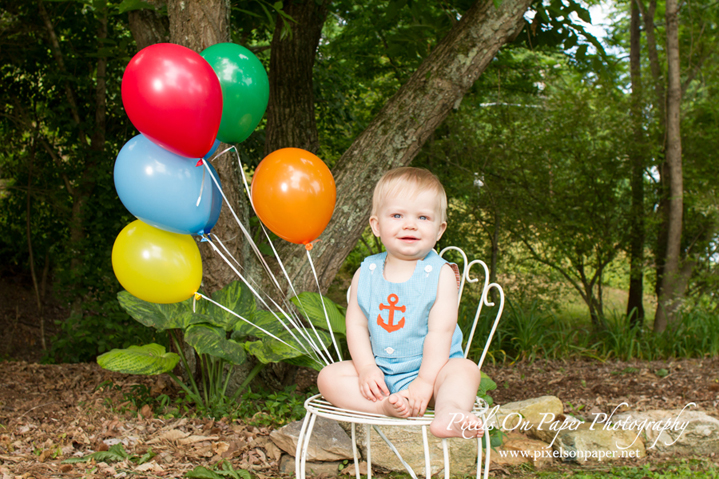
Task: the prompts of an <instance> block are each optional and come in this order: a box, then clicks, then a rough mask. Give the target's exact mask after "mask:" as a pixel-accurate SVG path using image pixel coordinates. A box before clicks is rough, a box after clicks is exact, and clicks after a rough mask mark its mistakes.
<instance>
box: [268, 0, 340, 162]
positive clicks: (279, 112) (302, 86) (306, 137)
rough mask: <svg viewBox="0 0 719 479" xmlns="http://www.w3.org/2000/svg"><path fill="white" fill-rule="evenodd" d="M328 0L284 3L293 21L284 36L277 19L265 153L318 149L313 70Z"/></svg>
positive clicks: (272, 54)
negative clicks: (290, 148)
mask: <svg viewBox="0 0 719 479" xmlns="http://www.w3.org/2000/svg"><path fill="white" fill-rule="evenodd" d="M329 3H330V2H329V1H328V0H323V1H322V2H317V1H315V0H304V1H301V0H294V1H291V2H287V3H285V4H284V7H283V11H284V13H286V14H287V15H289V16H290V17H292V19H293V20H294V21H293V22H292V27H291V28H292V31H291V33H290V34H289V35H286V36H285V37H284V38H283V36H282V30H283V28H282V27H283V22H282V21H281V20H280V19H279V18H278V19H277V22H276V26H275V31H274V34H273V37H272V51H271V53H270V66H271V68H270V72H269V83H270V99H269V104H268V105H267V114H266V115H267V127H266V129H265V132H266V137H265V155H268V154H270V153H272V152H273V151H275V150H279V149H280V148H287V147H294V148H302V149H304V150H307V151H310V152H312V153H317V150H318V149H319V146H320V142H319V135H318V133H317V124H316V122H315V106H314V105H315V100H314V93H313V88H312V69H313V67H314V64H315V55H316V52H317V46H318V45H319V42H320V37H321V36H322V26H323V25H324V23H325V20H326V19H327V11H328V5H329Z"/></svg>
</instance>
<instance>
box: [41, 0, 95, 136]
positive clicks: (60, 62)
mask: <svg viewBox="0 0 719 479" xmlns="http://www.w3.org/2000/svg"><path fill="white" fill-rule="evenodd" d="M38 8H39V10H40V17H41V18H42V20H43V23H44V24H45V28H46V29H47V33H48V36H49V37H50V51H52V56H53V58H55V62H56V63H57V66H58V68H59V70H60V72H62V73H64V74H65V75H67V74H68V73H67V69H66V68H65V60H64V59H63V57H62V52H61V51H60V42H59V41H58V39H57V35H56V34H55V28H54V27H53V26H52V21H50V16H49V15H48V14H47V10H45V5H43V3H42V0H40V1H39V2H38ZM65 95H66V96H67V102H68V104H69V105H70V113H71V114H72V119H73V120H74V121H75V124H76V125H77V128H78V136H79V137H80V142H81V143H82V144H83V145H86V144H87V136H86V135H85V131H84V130H83V129H82V124H81V123H80V110H79V109H78V107H77V102H76V101H75V93H74V92H73V90H72V88H71V87H70V82H69V81H67V80H65Z"/></svg>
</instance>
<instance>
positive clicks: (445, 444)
mask: <svg viewBox="0 0 719 479" xmlns="http://www.w3.org/2000/svg"><path fill="white" fill-rule="evenodd" d="M442 454H443V455H444V479H449V446H448V442H447V439H442Z"/></svg>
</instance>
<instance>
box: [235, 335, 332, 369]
mask: <svg viewBox="0 0 719 479" xmlns="http://www.w3.org/2000/svg"><path fill="white" fill-rule="evenodd" d="M317 333H318V334H319V336H320V339H321V340H322V343H323V344H324V345H325V346H327V347H330V346H329V345H330V344H331V341H332V340H331V338H330V335H329V334H327V333H326V332H324V331H317ZM311 334H312V335H313V336H312V339H314V340H315V343H317V337H316V336H314V332H311ZM277 337H278V338H280V339H282V340H283V341H284V342H285V343H287V344H284V343H282V342H280V341H277V340H276V339H273V338H270V337H266V338H264V339H263V340H261V341H251V342H247V343H245V349H247V352H248V353H250V354H252V355H253V356H255V357H256V358H257V359H258V360H259V361H260V362H261V363H264V364H267V363H278V362H280V361H286V362H289V363H291V364H298V362H297V361H289V360H291V359H293V358H300V357H303V356H305V357H306V355H305V353H304V350H303V349H302V347H300V346H299V345H298V344H297V341H295V340H294V338H292V336H291V335H290V333H288V332H287V331H283V332H281V333H279V334H278V335H277ZM307 360H308V361H309V362H308V361H301V363H302V365H309V364H310V362H312V360H311V359H310V358H307Z"/></svg>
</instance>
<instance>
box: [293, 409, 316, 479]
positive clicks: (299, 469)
mask: <svg viewBox="0 0 719 479" xmlns="http://www.w3.org/2000/svg"><path fill="white" fill-rule="evenodd" d="M309 416H312V413H311V412H309V411H308V412H307V414H305V418H304V419H303V420H302V427H301V428H300V434H299V436H297V448H296V449H295V477H296V478H297V479H304V477H305V476H304V474H302V466H301V458H302V446H303V444H304V442H305V441H307V442H309V438H305V432H306V431H307V424H308V423H309V421H308V420H307V418H308V417H309Z"/></svg>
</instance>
